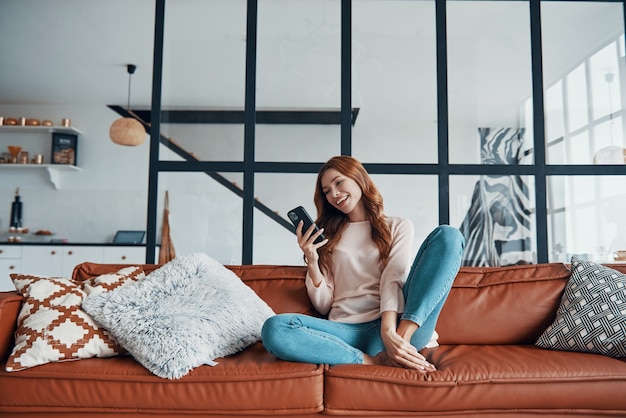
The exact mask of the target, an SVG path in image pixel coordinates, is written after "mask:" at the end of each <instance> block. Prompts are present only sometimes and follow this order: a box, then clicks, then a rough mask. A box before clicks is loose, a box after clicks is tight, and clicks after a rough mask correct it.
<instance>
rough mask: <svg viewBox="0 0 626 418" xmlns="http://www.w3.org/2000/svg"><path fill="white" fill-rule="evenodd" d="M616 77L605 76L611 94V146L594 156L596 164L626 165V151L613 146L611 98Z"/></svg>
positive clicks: (610, 73)
mask: <svg viewBox="0 0 626 418" xmlns="http://www.w3.org/2000/svg"><path fill="white" fill-rule="evenodd" d="M614 76H615V75H614V74H613V73H612V72H607V73H606V74H604V81H606V84H607V86H608V92H609V137H610V139H611V145H608V146H606V147H603V148H600V149H599V150H598V152H596V154H595V155H594V156H593V163H594V164H618V165H621V164H626V149H624V147H620V146H619V145H614V144H613V100H612V97H611V83H612V82H613V78H614Z"/></svg>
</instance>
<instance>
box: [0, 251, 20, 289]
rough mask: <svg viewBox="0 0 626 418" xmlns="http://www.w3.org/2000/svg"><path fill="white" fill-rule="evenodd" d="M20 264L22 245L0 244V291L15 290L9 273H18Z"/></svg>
mask: <svg viewBox="0 0 626 418" xmlns="http://www.w3.org/2000/svg"><path fill="white" fill-rule="evenodd" d="M21 265H22V247H21V246H19V245H0V292H7V291H11V290H15V286H13V282H12V281H11V274H13V273H18V272H19V271H20V267H21Z"/></svg>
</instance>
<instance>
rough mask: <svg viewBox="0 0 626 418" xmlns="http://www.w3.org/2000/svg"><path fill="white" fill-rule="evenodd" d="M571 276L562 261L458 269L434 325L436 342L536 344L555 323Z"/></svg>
mask: <svg viewBox="0 0 626 418" xmlns="http://www.w3.org/2000/svg"><path fill="white" fill-rule="evenodd" d="M569 276H570V271H569V269H568V268H567V267H566V266H565V265H564V264H562V263H552V264H528V265H520V266H507V267H489V268H481V267H462V268H461V270H460V271H459V274H458V275H457V277H456V279H455V281H454V285H453V287H452V290H451V291H450V295H449V296H448V299H447V301H446V303H445V305H444V307H443V310H442V312H441V316H440V317H439V322H438V323H437V332H438V333H439V343H440V344H532V343H534V342H535V340H536V339H537V338H538V337H539V336H540V335H541V333H542V332H543V330H545V329H546V328H547V327H548V325H550V323H551V322H552V321H553V320H554V317H555V315H556V309H557V307H558V305H559V302H560V300H561V296H562V294H563V290H564V288H565V284H566V283H567V280H568V278H569Z"/></svg>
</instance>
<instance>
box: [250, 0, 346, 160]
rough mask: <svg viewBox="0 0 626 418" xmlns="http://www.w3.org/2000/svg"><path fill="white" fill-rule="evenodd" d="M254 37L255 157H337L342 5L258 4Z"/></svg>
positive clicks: (304, 0) (313, 0)
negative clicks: (256, 28)
mask: <svg viewBox="0 0 626 418" xmlns="http://www.w3.org/2000/svg"><path fill="white" fill-rule="evenodd" d="M277 16H280V18H278V19H277ZM257 33H258V39H257V54H256V59H257V72H256V107H257V126H256V130H255V143H256V147H255V159H256V160H257V161H324V160H326V159H327V156H329V155H334V154H336V153H339V149H340V132H341V131H340V128H339V110H340V106H341V2H339V1H319V0H299V1H295V2H294V1H292V0H273V1H263V0H261V1H259V4H258V32H257ZM328 113H330V116H328ZM328 120H331V122H328Z"/></svg>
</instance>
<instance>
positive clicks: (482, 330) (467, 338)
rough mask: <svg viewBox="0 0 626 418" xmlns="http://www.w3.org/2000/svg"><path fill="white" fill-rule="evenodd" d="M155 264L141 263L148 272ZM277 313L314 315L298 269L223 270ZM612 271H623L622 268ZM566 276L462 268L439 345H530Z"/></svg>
mask: <svg viewBox="0 0 626 418" xmlns="http://www.w3.org/2000/svg"><path fill="white" fill-rule="evenodd" d="M126 266H127V265H112V264H94V263H83V264H80V265H78V266H76V268H75V269H74V274H73V277H74V278H75V279H78V280H84V279H86V278H89V277H93V276H98V275H100V274H105V273H110V272H113V271H117V270H119V269H121V268H122V267H126ZM157 267H158V266H157V265H144V266H143V268H144V271H145V272H146V274H148V273H150V272H151V271H152V270H154V269H155V268H157ZM227 267H228V268H229V269H231V270H232V271H233V272H234V273H235V274H237V275H238V276H239V277H240V278H241V279H242V280H243V281H244V283H246V284H247V285H248V286H250V287H251V288H252V289H253V290H254V291H255V292H256V293H257V294H258V295H259V296H260V297H261V298H263V299H264V300H265V301H266V302H267V303H268V304H269V305H270V306H271V307H272V309H274V311H275V312H277V313H283V312H295V313H305V314H310V315H317V313H316V311H315V309H314V308H313V306H312V305H311V302H310V300H309V298H308V296H307V292H306V288H305V285H304V276H305V273H306V268H305V267H301V266H272V265H251V266H250V265H248V266H227ZM611 267H612V268H615V269H616V270H619V271H622V272H626V264H622V265H613V266H611ZM569 276H570V270H569V268H568V266H567V265H565V264H562V263H551V264H528V265H520V266H507V267H487V268H484V267H462V268H461V270H460V271H459V274H458V275H457V277H456V278H455V281H454V284H453V286H452V289H451V291H450V295H449V296H448V299H447V301H446V303H445V305H444V307H443V310H442V312H441V316H440V317H439V322H438V323H437V332H438V333H439V343H440V344H533V343H534V342H535V341H536V340H537V338H539V336H540V335H541V333H542V332H543V331H544V330H545V329H546V328H547V327H548V325H550V324H551V323H552V321H553V320H554V318H555V315H556V310H557V308H558V306H559V303H560V301H561V296H562V295H563V290H564V288H565V285H566V283H567V280H568V279H569Z"/></svg>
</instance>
